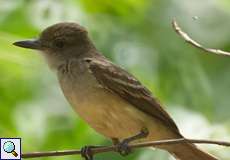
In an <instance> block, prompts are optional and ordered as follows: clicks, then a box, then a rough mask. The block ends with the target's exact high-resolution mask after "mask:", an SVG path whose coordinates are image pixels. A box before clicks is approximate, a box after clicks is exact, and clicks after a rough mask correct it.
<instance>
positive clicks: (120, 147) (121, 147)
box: [116, 128, 149, 156]
mask: <svg viewBox="0 0 230 160" xmlns="http://www.w3.org/2000/svg"><path fill="white" fill-rule="evenodd" d="M148 134H149V131H148V130H147V128H144V129H142V130H141V131H140V133H138V134H136V135H134V136H131V137H128V138H125V139H123V140H122V141H121V142H119V141H118V143H117V144H116V145H117V152H119V153H120V154H121V155H122V156H126V155H128V154H129V153H130V152H131V148H130V147H129V146H128V145H129V143H130V142H133V141H135V140H138V139H141V138H145V137H147V136H148Z"/></svg>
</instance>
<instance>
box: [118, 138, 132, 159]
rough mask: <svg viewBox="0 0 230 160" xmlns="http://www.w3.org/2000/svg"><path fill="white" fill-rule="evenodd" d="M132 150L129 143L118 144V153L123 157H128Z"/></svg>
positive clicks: (124, 141)
mask: <svg viewBox="0 0 230 160" xmlns="http://www.w3.org/2000/svg"><path fill="white" fill-rule="evenodd" d="M131 151H132V150H131V148H130V147H129V143H128V141H126V140H123V141H122V142H120V143H118V144H117V152H118V153H120V155H122V156H127V155H128V154H130V153H131Z"/></svg>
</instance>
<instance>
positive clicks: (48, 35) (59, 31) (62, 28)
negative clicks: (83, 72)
mask: <svg viewBox="0 0 230 160" xmlns="http://www.w3.org/2000/svg"><path fill="white" fill-rule="evenodd" d="M13 44H14V45H16V46H19V47H23V48H29V49H35V50H40V51H42V53H43V55H44V56H45V57H46V58H47V59H48V63H49V65H50V66H51V67H52V66H54V67H55V66H57V65H59V63H63V61H65V60H67V59H69V58H78V57H80V56H82V55H84V54H87V52H88V51H89V50H90V49H91V48H93V44H92V43H91V41H90V39H89V38H88V34H87V31H86V29H85V28H84V27H82V26H80V25H78V24H77V23H69V22H68V23H67V22H65V23H58V24H55V25H52V26H50V27H48V28H46V29H45V30H44V31H42V33H41V34H40V36H39V37H38V38H37V39H33V40H24V41H17V42H15V43H13Z"/></svg>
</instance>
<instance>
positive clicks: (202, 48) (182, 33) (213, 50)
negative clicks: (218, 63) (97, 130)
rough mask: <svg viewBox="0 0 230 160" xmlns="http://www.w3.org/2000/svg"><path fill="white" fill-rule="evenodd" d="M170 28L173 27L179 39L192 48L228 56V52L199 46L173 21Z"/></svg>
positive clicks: (229, 54)
mask: <svg viewBox="0 0 230 160" xmlns="http://www.w3.org/2000/svg"><path fill="white" fill-rule="evenodd" d="M172 26H173V29H174V30H175V31H176V33H177V34H178V35H179V36H180V37H181V38H183V39H184V40H185V41H186V42H187V43H189V44H191V45H192V46H194V47H196V48H198V49H201V50H203V51H205V52H209V53H214V54H218V55H224V56H230V52H226V51H223V50H220V49H214V48H206V47H204V46H202V45H201V44H199V43H198V42H196V41H195V40H193V39H192V38H190V36H189V35H188V34H187V33H186V32H184V31H182V29H181V28H180V27H179V25H178V24H177V22H176V20H175V19H174V20H173V21H172Z"/></svg>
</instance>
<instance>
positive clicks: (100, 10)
mask: <svg viewBox="0 0 230 160" xmlns="http://www.w3.org/2000/svg"><path fill="white" fill-rule="evenodd" d="M174 17H176V18H177V20H178V23H179V24H180V25H181V26H182V27H183V29H184V30H185V31H186V32H188V33H189V34H190V35H191V36H192V37H193V38H194V39H196V40H198V41H199V42H202V44H204V45H205V46H211V47H215V48H221V49H223V50H229V51H230V29H229V26H230V1H229V0H203V1H200V0H193V1H190V0H171V1H167V0H62V1H61V0H0V137H21V138H22V147H23V151H24V152H29V151H46V150H63V149H75V148H76V149H77V148H80V147H82V146H84V145H87V144H91V145H93V144H110V141H108V140H107V139H105V138H104V137H102V136H100V135H99V134H97V133H96V132H95V131H93V130H92V129H90V128H89V127H88V125H87V124H86V123H85V122H83V121H82V120H80V119H79V118H78V117H77V116H76V114H75V113H74V112H73V110H72V109H71V107H70V106H69V105H68V103H67V101H66V100H65V99H64V96H63V95H62V93H61V90H60V89H59V87H58V84H57V80H56V77H55V74H54V73H52V72H51V71H50V70H49V69H48V67H47V65H46V64H45V62H44V61H43V58H42V57H41V56H40V55H39V53H36V52H35V51H31V50H26V49H21V48H17V47H15V46H13V45H12V43H13V42H14V41H17V40H23V39H28V38H34V37H37V36H38V35H39V32H40V31H41V30H42V29H44V28H45V27H47V26H49V25H52V24H54V23H57V22H61V21H73V22H77V23H80V24H81V25H83V26H85V27H86V28H87V29H88V31H89V34H90V36H91V38H92V39H93V40H94V43H95V45H96V46H97V48H98V49H99V50H100V51H101V52H102V53H103V54H104V55H105V56H106V57H108V58H109V59H111V60H112V61H114V62H115V63H117V64H119V65H121V66H123V67H124V68H126V69H127V70H129V71H130V72H132V73H133V74H134V75H135V76H136V77H138V78H139V80H140V81H141V82H142V83H143V84H145V85H146V86H147V87H148V88H149V89H150V90H151V91H152V92H153V94H154V95H155V96H156V97H158V99H159V100H160V101H161V102H162V104H163V105H164V106H165V108H166V110H167V111H168V112H169V113H170V115H171V116H172V117H173V119H174V120H175V121H176V123H177V124H178V126H179V128H180V130H181V132H182V133H183V135H185V136H186V137H188V138H200V139H211V140H212V139H213V140H228V141H230V100H229V97H230V72H229V71H230V57H224V56H218V55H214V54H205V53H204V52H202V51H200V50H198V49H196V48H193V47H191V46H190V45H188V44H187V43H185V42H184V41H183V40H182V39H181V38H179V37H178V35H176V33H175V32H174V31H173V29H172V27H171V21H172V19H173V18H174ZM194 17H198V18H194ZM200 147H201V148H203V149H205V150H207V151H209V152H210V153H212V154H214V155H216V156H218V157H220V158H222V159H223V160H227V159H229V157H230V149H229V148H226V147H221V146H213V145H201V146H200ZM40 159H49V160H51V159H55V160H56V159H81V158H80V156H68V157H58V158H56V157H55V158H40ZM95 159H96V160H101V159H113V160H116V159H127V160H128V159H136V160H150V159H151V160H168V159H170V158H169V155H168V154H167V153H166V152H163V151H160V150H152V149H141V150H137V151H135V152H134V153H133V154H131V155H129V156H127V157H121V156H119V155H118V154H116V153H105V154H98V155H97V156H96V157H95Z"/></svg>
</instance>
